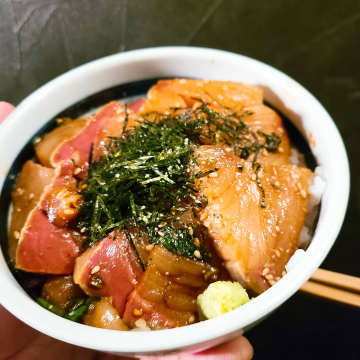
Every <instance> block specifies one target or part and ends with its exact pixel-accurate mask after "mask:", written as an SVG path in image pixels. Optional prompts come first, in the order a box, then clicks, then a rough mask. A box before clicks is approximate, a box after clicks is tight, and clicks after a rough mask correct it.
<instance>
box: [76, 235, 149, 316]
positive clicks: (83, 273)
mask: <svg viewBox="0 0 360 360" xmlns="http://www.w3.org/2000/svg"><path fill="white" fill-rule="evenodd" d="M114 235H115V233H114V232H112V233H111V234H110V235H109V236H108V237H106V238H105V239H103V240H101V241H100V242H98V243H97V244H96V245H95V246H94V247H92V248H90V249H88V250H87V251H85V253H84V254H82V255H81V256H80V257H78V258H77V259H76V265H75V269H74V280H75V283H76V284H79V285H80V286H81V288H82V289H83V290H84V291H85V293H87V294H88V295H98V296H108V297H112V298H113V305H114V307H115V308H116V310H117V311H118V313H119V314H120V316H121V315H122V314H123V311H124V307H125V304H126V301H127V298H128V295H129V294H130V293H131V292H132V291H133V290H134V288H135V286H136V284H137V283H138V282H139V281H140V280H141V277H142V275H143V270H142V268H141V265H140V263H139V260H138V258H137V256H136V254H135V252H134V250H133V248H132V247H131V244H130V242H129V240H128V238H127V237H126V235H125V233H124V232H121V233H120V234H118V236H117V237H116V238H113V236H114Z"/></svg>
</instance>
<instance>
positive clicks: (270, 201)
mask: <svg viewBox="0 0 360 360" xmlns="http://www.w3.org/2000/svg"><path fill="white" fill-rule="evenodd" d="M195 156H199V158H198V159H197V161H198V162H199V164H200V166H197V167H196V169H195V171H196V172H198V171H200V170H201V171H203V172H205V171H208V170H210V169H212V168H214V167H216V168H218V169H219V170H218V171H216V174H217V175H216V176H215V177H213V175H212V176H210V175H211V174H210V175H209V176H207V177H203V178H201V179H198V180H197V185H199V186H200V188H199V193H198V195H200V196H202V195H205V196H206V197H207V199H208V205H207V206H206V208H205V209H203V210H201V212H200V218H201V220H202V221H203V224H204V225H205V226H206V227H207V228H208V231H209V233H210V235H211V236H212V237H213V239H214V245H215V248H216V251H217V253H218V254H219V256H220V257H221V258H222V259H223V260H224V261H225V266H226V268H227V269H228V271H229V273H230V274H231V276H232V278H233V279H235V280H237V281H239V282H240V283H241V284H242V285H243V286H245V287H246V288H248V289H251V290H253V291H254V292H255V293H261V292H263V291H264V290H266V289H267V288H268V287H269V284H270V285H271V284H272V283H273V282H275V281H276V280H278V279H279V278H280V277H281V276H282V274H283V271H284V270H285V264H286V263H287V262H288V260H289V258H290V257H291V256H292V254H293V253H294V251H295V250H296V245H297V240H298V237H299V235H300V232H301V229H302V226H303V224H304V219H305V215H306V211H307V189H308V180H309V177H310V174H311V171H310V170H309V169H306V168H300V167H297V166H295V165H282V166H272V165H263V166H261V168H260V170H258V171H257V172H255V170H254V169H253V166H252V163H251V162H250V161H244V160H242V159H240V158H238V157H235V156H234V155H232V154H230V153H228V152H226V151H225V150H224V149H223V148H220V147H217V146H208V145H204V146H200V147H199V148H198V149H197V150H196V151H195ZM209 159H212V161H211V162H209ZM239 168H240V169H242V171H240V169H239ZM260 187H261V188H262V189H263V190H264V193H265V207H262V206H261V204H262V201H263V192H262V191H261V188H260ZM262 274H264V276H263V275H262ZM265 275H266V276H267V277H265Z"/></svg>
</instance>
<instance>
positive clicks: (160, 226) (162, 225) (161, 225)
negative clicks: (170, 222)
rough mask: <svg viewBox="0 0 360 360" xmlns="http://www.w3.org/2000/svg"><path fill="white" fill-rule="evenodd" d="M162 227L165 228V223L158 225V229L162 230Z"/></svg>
mask: <svg viewBox="0 0 360 360" xmlns="http://www.w3.org/2000/svg"><path fill="white" fill-rule="evenodd" d="M164 226H166V222H163V223H161V224H159V225H158V227H159V228H162V227H164Z"/></svg>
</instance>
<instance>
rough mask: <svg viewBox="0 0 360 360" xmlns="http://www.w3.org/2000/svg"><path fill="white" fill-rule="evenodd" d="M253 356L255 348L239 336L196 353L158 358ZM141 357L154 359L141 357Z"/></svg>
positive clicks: (232, 358) (216, 359)
mask: <svg viewBox="0 0 360 360" xmlns="http://www.w3.org/2000/svg"><path fill="white" fill-rule="evenodd" d="M252 357H253V348H252V346H251V345H250V343H249V341H248V340H247V339H246V338H244V337H243V336H240V337H237V338H235V339H233V340H231V341H229V342H227V343H225V344H221V345H219V346H216V347H214V348H211V349H208V350H205V351H201V352H199V353H196V354H179V355H173V356H160V357H159V358H158V360H250V359H252ZM140 359H142V360H145V359H149V360H150V359H152V358H151V357H150V358H149V357H141V358H140Z"/></svg>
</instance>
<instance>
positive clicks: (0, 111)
mask: <svg viewBox="0 0 360 360" xmlns="http://www.w3.org/2000/svg"><path fill="white" fill-rule="evenodd" d="M14 109H15V106H13V105H11V104H9V103H7V102H5V101H0V124H1V123H2V122H3V121H4V120H5V119H6V117H7V116H8V115H9V114H10V113H11V112H12V111H13V110H14Z"/></svg>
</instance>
